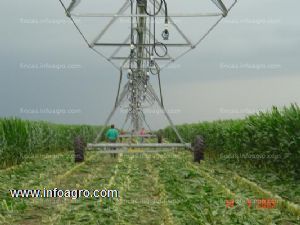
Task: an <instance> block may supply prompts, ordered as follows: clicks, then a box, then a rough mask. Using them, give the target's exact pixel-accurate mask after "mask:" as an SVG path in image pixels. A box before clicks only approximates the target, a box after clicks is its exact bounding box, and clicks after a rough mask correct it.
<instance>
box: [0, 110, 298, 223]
mask: <svg viewBox="0 0 300 225" xmlns="http://www.w3.org/2000/svg"><path fill="white" fill-rule="evenodd" d="M299 126H300V109H299V107H298V106H297V105H292V106H290V107H288V108H284V109H281V110H279V109H277V108H275V107H274V108H273V109H272V110H271V111H269V112H266V113H259V114H257V115H253V116H249V117H247V118H246V119H244V120H228V121H216V122H205V123H199V124H190V125H181V126H177V127H178V129H179V131H180V132H181V133H182V134H183V135H184V138H185V139H186V141H191V142H192V141H193V140H194V138H195V136H196V135H202V136H203V137H204V139H205V143H206V146H207V148H206V150H205V154H204V160H203V161H201V163H200V164H199V163H194V162H193V156H192V154H191V152H189V151H186V150H176V151H170V152H160V153H157V152H156V153H145V152H142V151H140V152H135V153H132V154H125V153H124V154H123V153H121V154H119V155H118V157H112V156H110V155H109V154H102V153H100V152H97V151H86V152H85V160H84V162H81V163H76V162H74V153H73V152H71V151H70V150H72V149H73V141H74V138H75V137H77V136H81V137H83V138H84V139H85V140H84V141H85V142H90V141H93V139H94V138H95V136H96V134H97V132H99V130H100V127H92V126H71V125H56V124H51V123H47V122H31V121H23V120H20V119H14V118H11V119H2V120H0V140H1V142H0V143H1V151H0V158H1V161H0V162H1V163H2V167H4V168H0V181H1V182H0V224H1V225H2V224H3V225H19V224H47V225H53V224H55V225H56V224H57V225H65V224H75V225H76V224H78V225H79V224H80V225H81V224H85V225H95V224H99V225H100V224H101V225H102V224H103V225H115V224H124V225H125V224H128V225H131V224H132V225H133V224H134V225H135V224H137V225H149V224H153V225H156V224H166V225H184V224H191V225H202V224H203V225H235V224H243V225H266V224H268V225H273V224H278V225H298V224H300V188H299V187H300V183H299V179H298V178H297V173H299V162H300V160H299V149H300V148H299V145H300V142H299V141H300V138H299V137H300V135H299V134H300V133H299V131H300V129H299V128H300V127H299ZM163 133H164V137H165V138H167V139H165V140H164V141H177V140H176V138H175V135H174V133H173V132H172V131H171V129H170V128H166V129H165V130H164V131H163ZM156 141H157V140H154V139H149V140H147V142H149V143H150V142H156ZM232 155H234V156H236V157H229V156H232ZM243 155H246V156H247V157H242V156H243ZM253 155H254V156H255V155H258V156H262V155H264V156H265V157H264V158H260V157H258V158H253V157H248V156H253ZM268 156H277V157H268ZM11 165H16V166H11ZM280 173H281V176H279V174H280ZM12 188H15V189H18V190H25V189H34V190H37V189H38V190H45V189H47V190H55V189H58V190H75V191H76V193H77V191H78V189H79V190H80V189H85V190H91V191H93V190H97V189H98V190H99V189H101V190H102V189H106V190H108V189H109V190H117V191H118V193H119V196H118V197H114V198H98V197H93V196H88V197H87V198H84V197H82V196H81V197H78V198H77V197H75V198H74V199H72V198H70V196H69V197H67V196H65V197H62V198H61V197H59V198H58V197H48V196H46V197H45V196H40V197H36V196H33V195H25V197H23V196H21V197H18V198H13V197H12V196H11V192H10V190H11V189H12ZM91 193H92V192H91Z"/></svg>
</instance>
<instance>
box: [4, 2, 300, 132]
mask: <svg viewBox="0 0 300 225" xmlns="http://www.w3.org/2000/svg"><path fill="white" fill-rule="evenodd" d="M93 1H94V0H93ZM207 1H208V2H210V1H209V0H207ZM116 2H117V3H115V4H114V7H115V6H118V7H119V6H120V5H121V4H122V2H123V0H118V1H116ZM168 2H169V12H182V11H183V9H182V7H181V6H179V5H177V4H175V1H174V3H173V4H172V3H171V2H172V0H168ZM180 2H183V1H180ZM186 2H187V1H184V3H186ZM191 2H193V1H191ZM190 4H191V5H192V3H190ZM185 6H186V8H189V5H185ZM118 7H117V8H118ZM299 7H300V2H299V1H298V0H287V1H283V0H240V1H238V4H237V5H236V7H235V8H233V10H232V11H231V12H230V14H229V15H228V17H227V18H225V19H224V20H223V21H222V23H221V24H220V25H219V26H218V27H217V28H216V29H215V30H214V31H213V33H211V35H210V36H209V37H208V38H207V39H206V40H205V41H204V42H203V43H202V44H201V45H200V46H199V47H198V48H197V49H196V50H194V51H193V52H191V53H190V54H189V55H187V56H186V57H185V58H183V59H181V60H179V61H178V62H176V63H175V64H174V65H173V66H171V67H170V68H168V69H166V70H164V72H163V74H162V83H163V87H164V90H163V92H164V96H165V105H166V107H167V109H168V110H169V112H170V114H171V116H172V118H173V120H174V122H175V123H176V124H182V123H192V122H198V121H206V120H209V121H211V120H216V119H228V118H243V117H245V116H246V115H248V114H252V113H255V112H257V111H258V110H265V109H269V108H270V107H272V105H277V106H283V105H289V104H291V103H299V102H300V88H299V87H300V74H299V71H300V63H299V62H300V15H299V12H298V9H299ZM104 8H105V9H106V10H108V9H109V7H108V6H107V5H106V7H104ZM190 8H193V9H195V7H192V6H191V7H190ZM0 11H1V20H0V26H1V36H0V39H1V42H0V49H1V51H0V64H1V66H0V117H10V116H17V117H21V118H24V119H31V120H47V121H51V122H56V123H68V124H82V123H84V124H102V123H103V122H104V120H105V118H106V116H107V115H108V113H109V112H110V110H111V107H112V106H113V101H114V99H115V95H116V93H115V92H116V87H117V81H118V72H117V71H116V70H115V69H114V68H113V67H112V66H111V65H110V64H108V63H107V62H106V61H105V60H102V59H101V58H99V57H98V56H97V55H95V53H94V52H92V51H91V50H89V49H88V48H87V46H86V45H85V43H84V42H83V40H82V39H81V37H80V36H79V35H78V33H77V31H76V30H75V28H74V26H73V25H72V24H71V23H70V22H69V21H68V20H67V19H66V17H65V14H64V11H63V9H62V7H61V5H60V3H59V1H58V0H57V1H53V0H51V1H50V0H43V1H38V0H26V1H23V0H22V1H21V0H18V1H17V0H1V2H0ZM196 11H197V10H196ZM203 11H204V12H206V10H205V9H204V10H202V9H200V10H199V12H203ZM94 12H95V10H94ZM99 12H101V9H99ZM94 22H95V21H94ZM102 22H103V24H101V23H99V25H98V27H99V29H98V30H97V29H96V30H95V31H97V32H99V30H100V29H101V28H102V27H103V25H104V22H106V21H102ZM79 24H80V25H82V26H84V25H86V24H87V22H84V21H79ZM189 24H190V26H185V25H184V24H181V26H182V27H183V29H186V30H187V32H189V31H192V33H191V35H193V34H194V35H195V34H197V31H198V30H200V27H201V28H204V27H205V26H200V25H198V24H197V21H196V20H194V21H192V22H189ZM205 24H206V21H205ZM207 24H208V23H207ZM207 24H206V25H207ZM119 25H120V24H119ZM179 25H180V23H179ZM120 26H121V27H123V28H124V26H122V24H121V25H120ZM91 27H92V28H94V27H95V26H90V27H88V28H91ZM88 28H87V29H88ZM198 28H199V29H198ZM97 32H96V33H97ZM171 35H172V33H171ZM174 36H175V34H174ZM196 36H197V35H196ZM171 37H172V36H171ZM36 65H38V66H39V67H38V68H36V67H35V66H36ZM59 68H60V69H59ZM154 78H155V77H153V78H152V80H153V81H152V83H153V85H154V86H155V85H156V81H155V79H154ZM146 115H147V116H149V123H150V124H151V125H152V127H154V128H158V127H164V126H166V125H167V122H166V121H165V120H164V117H163V115H162V114H160V112H159V111H157V109H154V110H147V111H146ZM123 117H124V112H123V111H121V112H119V113H118V114H117V116H116V117H115V118H114V120H113V121H114V122H116V123H117V124H118V125H120V124H121V122H122V119H123Z"/></svg>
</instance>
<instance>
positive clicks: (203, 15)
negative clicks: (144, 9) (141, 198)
mask: <svg viewBox="0 0 300 225" xmlns="http://www.w3.org/2000/svg"><path fill="white" fill-rule="evenodd" d="M71 15H72V16H74V17H108V18H109V17H116V18H131V17H134V18H139V17H149V16H148V15H143V14H133V15H129V14H126V15H125V14H114V13H80V14H75V13H71ZM222 15H223V14H222V13H190V14H184V13H176V14H170V15H169V16H168V17H169V18H171V17H173V18H176V17H214V16H222ZM156 17H158V18H164V17H165V15H157V16H156Z"/></svg>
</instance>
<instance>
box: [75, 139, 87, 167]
mask: <svg viewBox="0 0 300 225" xmlns="http://www.w3.org/2000/svg"><path fill="white" fill-rule="evenodd" d="M84 149H85V143H84V141H83V138H81V137H79V136H78V137H76V138H75V140H74V153H75V163H80V162H83V161H84Z"/></svg>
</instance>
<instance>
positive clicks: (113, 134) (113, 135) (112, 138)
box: [105, 124, 119, 158]
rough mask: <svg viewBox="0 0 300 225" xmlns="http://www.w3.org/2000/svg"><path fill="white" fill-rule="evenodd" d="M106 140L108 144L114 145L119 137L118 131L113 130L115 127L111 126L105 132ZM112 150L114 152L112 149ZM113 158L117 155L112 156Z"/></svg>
mask: <svg viewBox="0 0 300 225" xmlns="http://www.w3.org/2000/svg"><path fill="white" fill-rule="evenodd" d="M105 136H106V138H107V140H108V141H109V142H110V143H116V142H117V140H118V137H119V131H118V130H117V129H116V128H115V125H113V124H112V125H111V126H110V129H109V130H108V131H107V132H106V135H105ZM113 150H116V149H115V148H113ZM112 156H113V157H114V158H116V157H117V154H112Z"/></svg>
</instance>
